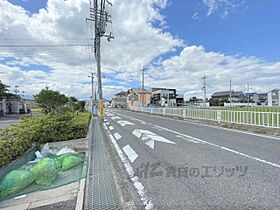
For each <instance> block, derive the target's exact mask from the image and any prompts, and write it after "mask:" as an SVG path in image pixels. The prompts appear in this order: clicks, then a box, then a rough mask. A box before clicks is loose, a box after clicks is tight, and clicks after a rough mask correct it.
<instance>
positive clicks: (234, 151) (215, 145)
mask: <svg viewBox="0 0 280 210" xmlns="http://www.w3.org/2000/svg"><path fill="white" fill-rule="evenodd" d="M154 126H156V127H158V128H161V129H163V130H166V131H169V132H172V133H175V134H177V135H181V136H184V137H186V138H190V139H193V140H195V141H198V142H201V143H204V144H208V145H210V146H213V147H217V148H220V149H223V150H226V151H228V152H232V153H235V154H238V155H241V156H243V157H247V158H249V159H252V160H257V161H259V162H262V163H266V164H269V165H271V166H274V167H277V168H280V165H278V164H276V163H272V162H269V161H266V160H263V159H260V158H258V157H253V156H250V155H247V154H245V153H242V152H238V151H236V150H233V149H230V148H227V147H224V146H220V145H217V144H213V143H210V142H208V141H204V140H202V139H199V138H195V137H192V136H189V135H186V134H182V133H179V132H177V131H174V130H171V129H169V128H164V127H161V126H158V125H154Z"/></svg>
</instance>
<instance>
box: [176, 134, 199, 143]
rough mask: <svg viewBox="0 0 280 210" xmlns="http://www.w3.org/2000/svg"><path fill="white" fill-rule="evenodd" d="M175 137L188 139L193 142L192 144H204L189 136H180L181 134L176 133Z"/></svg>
mask: <svg viewBox="0 0 280 210" xmlns="http://www.w3.org/2000/svg"><path fill="white" fill-rule="evenodd" d="M176 137H178V138H181V139H184V140H187V141H189V142H191V143H194V144H204V143H203V142H199V141H195V140H193V139H191V138H187V137H184V136H181V135H176Z"/></svg>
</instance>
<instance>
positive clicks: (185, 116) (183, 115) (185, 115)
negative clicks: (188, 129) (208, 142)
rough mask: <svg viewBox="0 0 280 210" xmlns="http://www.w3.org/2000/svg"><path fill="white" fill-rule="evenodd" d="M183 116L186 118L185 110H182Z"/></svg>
mask: <svg viewBox="0 0 280 210" xmlns="http://www.w3.org/2000/svg"><path fill="white" fill-rule="evenodd" d="M183 118H184V119H186V118H187V114H186V110H185V109H184V110H183Z"/></svg>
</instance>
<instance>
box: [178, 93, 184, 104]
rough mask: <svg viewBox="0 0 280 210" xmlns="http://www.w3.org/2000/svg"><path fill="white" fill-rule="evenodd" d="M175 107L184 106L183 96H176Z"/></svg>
mask: <svg viewBox="0 0 280 210" xmlns="http://www.w3.org/2000/svg"><path fill="white" fill-rule="evenodd" d="M176 106H177V107H178V106H184V96H183V95H177V96H176Z"/></svg>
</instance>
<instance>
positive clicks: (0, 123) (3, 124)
mask: <svg viewBox="0 0 280 210" xmlns="http://www.w3.org/2000/svg"><path fill="white" fill-rule="evenodd" d="M19 122H20V120H18V119H16V120H1V121H0V129H1V128H7V127H9V126H11V125H15V124H18V123H19Z"/></svg>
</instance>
